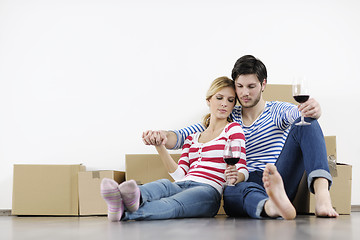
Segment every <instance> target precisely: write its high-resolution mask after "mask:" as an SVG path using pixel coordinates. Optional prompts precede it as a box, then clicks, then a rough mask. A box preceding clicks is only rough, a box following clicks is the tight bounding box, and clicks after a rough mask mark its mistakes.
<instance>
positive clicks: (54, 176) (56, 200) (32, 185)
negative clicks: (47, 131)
mask: <svg viewBox="0 0 360 240" xmlns="http://www.w3.org/2000/svg"><path fill="white" fill-rule="evenodd" d="M81 171H85V166H83V165H81V164H76V165H27V164H15V165H14V181H13V199H12V214H13V215H70V216H71V215H79V197H78V172H81Z"/></svg>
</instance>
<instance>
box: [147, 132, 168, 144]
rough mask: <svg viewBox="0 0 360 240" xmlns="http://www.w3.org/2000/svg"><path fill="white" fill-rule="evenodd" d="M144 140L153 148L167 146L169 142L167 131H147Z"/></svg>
mask: <svg viewBox="0 0 360 240" xmlns="http://www.w3.org/2000/svg"><path fill="white" fill-rule="evenodd" d="M142 139H143V142H144V143H145V145H153V146H159V145H165V144H166V142H167V137H166V131H163V130H158V131H152V130H147V131H145V132H143V134H142Z"/></svg>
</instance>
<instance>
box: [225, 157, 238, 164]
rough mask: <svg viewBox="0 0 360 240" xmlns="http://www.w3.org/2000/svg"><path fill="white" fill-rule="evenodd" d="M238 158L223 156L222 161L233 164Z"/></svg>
mask: <svg viewBox="0 0 360 240" xmlns="http://www.w3.org/2000/svg"><path fill="white" fill-rule="evenodd" d="M239 160H240V158H224V161H225V162H226V163H227V164H229V165H235V164H237V162H238V161H239Z"/></svg>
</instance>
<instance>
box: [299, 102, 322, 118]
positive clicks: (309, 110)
mask: <svg viewBox="0 0 360 240" xmlns="http://www.w3.org/2000/svg"><path fill="white" fill-rule="evenodd" d="M298 108H299V111H300V112H301V114H302V115H303V116H304V117H311V118H315V119H319V118H320V116H321V107H320V104H319V103H318V102H317V101H316V100H315V99H314V98H310V99H309V100H307V101H306V102H304V103H302V104H300V105H299V106H298Z"/></svg>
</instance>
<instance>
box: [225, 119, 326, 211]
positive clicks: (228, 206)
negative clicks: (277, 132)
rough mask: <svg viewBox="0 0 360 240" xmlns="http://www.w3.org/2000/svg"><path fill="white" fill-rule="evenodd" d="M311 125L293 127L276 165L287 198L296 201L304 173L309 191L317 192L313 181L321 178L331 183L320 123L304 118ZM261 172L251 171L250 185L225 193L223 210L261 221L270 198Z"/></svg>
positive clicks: (238, 186)
mask: <svg viewBox="0 0 360 240" xmlns="http://www.w3.org/2000/svg"><path fill="white" fill-rule="evenodd" d="M305 119H306V121H307V122H310V123H311V125H306V126H297V125H295V123H296V122H299V121H300V118H299V119H297V120H296V121H295V123H294V124H293V125H292V126H291V129H290V132H289V135H288V137H287V139H286V142H285V145H284V147H283V149H282V152H281V154H280V156H279V158H278V159H277V161H276V163H275V165H276V167H277V170H278V171H279V173H280V175H281V177H282V179H283V182H284V187H285V191H286V194H287V196H288V197H289V199H290V201H293V200H294V198H295V195H296V192H297V189H298V186H299V183H300V180H301V178H302V176H303V174H304V171H306V173H307V182H308V188H309V190H310V191H311V192H312V193H314V189H313V182H314V180H315V179H316V178H319V177H322V178H326V179H328V181H329V187H330V186H331V183H332V177H331V175H330V172H329V165H328V161H327V155H326V146H325V140H324V135H323V133H322V130H321V127H320V125H319V123H318V121H317V120H315V119H312V118H305ZM262 174H263V172H262V171H255V172H251V173H250V175H249V179H248V181H247V182H242V183H238V184H237V185H236V186H233V187H227V188H225V190H224V210H225V212H226V214H227V215H229V216H233V217H239V216H249V217H252V218H261V213H262V211H263V208H264V204H265V202H266V200H267V199H268V198H269V197H268V195H267V194H266V191H265V189H264V187H263V182H262Z"/></svg>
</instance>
